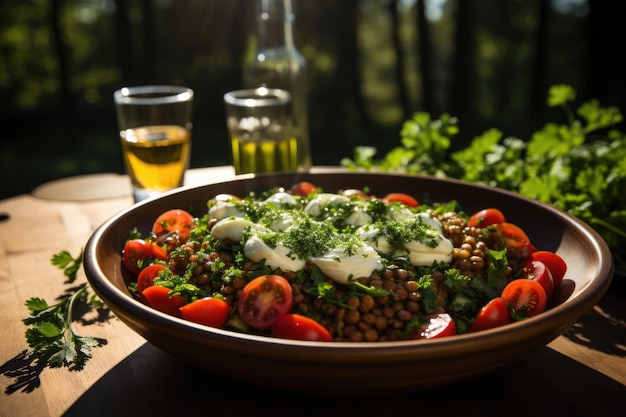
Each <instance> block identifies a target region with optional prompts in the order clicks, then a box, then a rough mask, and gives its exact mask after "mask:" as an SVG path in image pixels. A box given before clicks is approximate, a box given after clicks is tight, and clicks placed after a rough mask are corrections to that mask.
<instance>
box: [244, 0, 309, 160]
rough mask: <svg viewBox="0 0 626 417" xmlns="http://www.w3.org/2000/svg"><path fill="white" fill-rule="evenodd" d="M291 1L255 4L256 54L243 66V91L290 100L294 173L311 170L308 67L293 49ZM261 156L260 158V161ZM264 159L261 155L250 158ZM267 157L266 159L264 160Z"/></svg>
mask: <svg viewBox="0 0 626 417" xmlns="http://www.w3.org/2000/svg"><path fill="white" fill-rule="evenodd" d="M294 6H295V4H294V0H257V1H256V22H257V36H256V41H257V45H256V48H255V49H256V51H255V53H254V54H253V56H251V57H250V58H249V59H248V60H246V62H245V63H244V73H243V78H244V84H245V87H246V88H257V87H267V88H281V89H284V90H287V91H289V92H290V93H291V96H292V105H293V109H292V110H293V123H294V127H293V132H294V134H293V139H292V141H291V142H292V145H294V144H295V148H296V149H295V150H294V149H293V146H290V147H289V152H295V154H296V155H297V158H296V170H297V171H308V170H309V169H310V168H311V165H312V161H311V150H310V143H309V128H308V103H307V100H308V98H307V94H308V87H307V65H306V61H305V59H304V57H303V56H302V54H300V52H299V51H298V49H297V48H296V46H295V42H294V34H293V26H294V22H295V10H294ZM249 148H250V150H252V151H254V152H259V153H261V154H262V153H263V152H264V149H269V147H267V146H266V147H265V148H263V147H262V146H261V144H259V146H258V147H255V146H249ZM259 156H260V158H259ZM250 157H251V159H263V158H264V156H263V155H258V156H250ZM265 157H267V156H265Z"/></svg>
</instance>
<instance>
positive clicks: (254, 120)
mask: <svg viewBox="0 0 626 417" xmlns="http://www.w3.org/2000/svg"><path fill="white" fill-rule="evenodd" d="M224 104H225V106H226V125H227V127H228V133H229V135H230V141H231V150H232V158H233V165H234V166H235V173H236V174H246V173H269V172H295V171H302V170H304V169H306V168H303V167H305V164H304V163H303V161H302V160H301V157H300V155H299V153H298V138H297V137H296V136H295V134H294V126H293V108H292V98H291V94H290V93H289V92H288V91H286V90H281V89H276V88H264V87H260V88H255V89H244V90H236V91H230V92H228V93H226V94H225V95H224ZM307 168H308V167H307Z"/></svg>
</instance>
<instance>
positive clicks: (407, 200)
mask: <svg viewBox="0 0 626 417" xmlns="http://www.w3.org/2000/svg"><path fill="white" fill-rule="evenodd" d="M382 200H383V202H384V203H393V202H398V203H402V204H404V205H405V206H408V207H417V206H419V205H420V203H419V202H418V201H417V200H416V199H415V198H414V197H412V196H410V195H408V194H405V193H389V194H387V195H386V196H384V197H383V199H382Z"/></svg>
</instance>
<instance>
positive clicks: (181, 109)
mask: <svg viewBox="0 0 626 417" xmlns="http://www.w3.org/2000/svg"><path fill="white" fill-rule="evenodd" d="M193 96H194V93H193V90H191V89H190V88H187V87H179V86H168V85H148V86H137V87H125V88H122V89H120V90H117V91H115V93H114V95H113V97H114V100H115V109H116V113H117V122H118V127H119V131H120V140H121V146H122V155H123V158H124V167H125V169H126V173H127V174H128V176H129V177H130V179H131V183H132V186H133V198H134V200H135V202H138V201H141V200H145V199H146V198H149V197H153V196H156V195H159V194H160V193H162V192H164V191H168V190H171V189H174V188H176V187H180V186H181V185H183V182H184V179H185V171H186V170H187V168H188V167H189V159H190V152H191V130H192V118H191V115H192V104H193Z"/></svg>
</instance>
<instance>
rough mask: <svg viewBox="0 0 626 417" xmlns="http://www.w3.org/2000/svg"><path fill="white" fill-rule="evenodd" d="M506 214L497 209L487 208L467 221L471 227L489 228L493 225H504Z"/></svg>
mask: <svg viewBox="0 0 626 417" xmlns="http://www.w3.org/2000/svg"><path fill="white" fill-rule="evenodd" d="M504 222H506V219H505V218H504V214H502V212H501V211H500V210H498V209H497V208H486V209H483V210H480V211H477V212H476V213H474V214H472V216H471V217H470V218H469V220H468V221H467V225H468V226H469V227H487V226H491V225H493V224H498V223H504Z"/></svg>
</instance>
